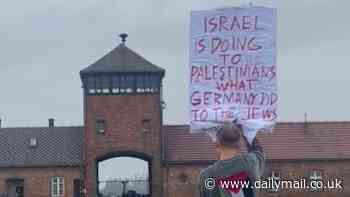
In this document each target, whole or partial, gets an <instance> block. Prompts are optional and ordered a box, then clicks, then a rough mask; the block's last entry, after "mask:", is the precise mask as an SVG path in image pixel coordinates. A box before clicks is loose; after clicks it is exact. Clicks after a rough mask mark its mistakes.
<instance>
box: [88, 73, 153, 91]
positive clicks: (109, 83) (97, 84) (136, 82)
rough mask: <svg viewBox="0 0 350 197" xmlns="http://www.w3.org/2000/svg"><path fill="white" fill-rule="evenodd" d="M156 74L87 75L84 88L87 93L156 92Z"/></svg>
mask: <svg viewBox="0 0 350 197" xmlns="http://www.w3.org/2000/svg"><path fill="white" fill-rule="evenodd" d="M159 85H160V76H158V75H154V74H153V75H152V74H151V75H130V74H126V75H114V76H110V75H101V76H88V77H86V80H85V88H86V92H87V93H88V94H133V93H135V92H136V93H158V92H159Z"/></svg>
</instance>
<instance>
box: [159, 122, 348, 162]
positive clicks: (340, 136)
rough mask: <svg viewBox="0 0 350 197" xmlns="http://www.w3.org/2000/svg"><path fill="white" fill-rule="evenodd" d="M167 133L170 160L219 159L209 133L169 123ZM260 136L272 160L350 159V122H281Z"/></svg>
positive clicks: (209, 160) (167, 148)
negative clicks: (193, 130) (193, 132)
mask: <svg viewBox="0 0 350 197" xmlns="http://www.w3.org/2000/svg"><path fill="white" fill-rule="evenodd" d="M164 132H166V143H167V146H166V159H167V161H168V162H169V163H172V162H173V163H176V162H180V163H181V162H195V161H202V162H203V161H207V162H211V161H215V160H216V159H217V155H216V150H215V145H214V143H213V142H212V141H211V140H210V138H209V137H208V136H207V135H206V134H190V133H189V127H188V125H168V126H165V127H164ZM258 138H259V139H260V142H261V144H262V146H263V148H264V150H265V153H266V156H267V159H270V160H324V159H350V143H349V141H350V122H309V123H308V124H307V127H305V124H304V123H302V122H299V123H278V124H277V125H276V127H275V130H274V132H273V133H271V134H258ZM242 147H244V146H242Z"/></svg>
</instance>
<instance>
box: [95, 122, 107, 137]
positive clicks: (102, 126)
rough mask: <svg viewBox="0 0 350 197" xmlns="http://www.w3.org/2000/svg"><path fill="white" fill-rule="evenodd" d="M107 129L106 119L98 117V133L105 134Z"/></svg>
mask: <svg viewBox="0 0 350 197" xmlns="http://www.w3.org/2000/svg"><path fill="white" fill-rule="evenodd" d="M105 129H106V123H105V120H104V119H97V120H96V133H98V134H104V133H105Z"/></svg>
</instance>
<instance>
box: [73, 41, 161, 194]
mask: <svg viewBox="0 0 350 197" xmlns="http://www.w3.org/2000/svg"><path fill="white" fill-rule="evenodd" d="M122 37H123V42H122V43H121V44H120V45H119V46H118V47H116V48H115V49H113V50H112V51H111V52H109V53H108V54H107V55H105V56H104V57H102V58H101V59H99V60H98V61H97V62H95V63H94V64H92V65H90V66H89V67H87V68H85V69H83V70H82V71H81V72H80V75H81V79H82V82H83V90H84V112H85V113H84V114H85V115H84V122H85V132H84V140H85V148H84V180H85V183H84V184H85V189H86V195H87V197H95V196H108V195H106V193H108V192H109V191H111V193H112V194H110V195H109V196H118V195H119V196H123V195H124V196H127V194H128V195H130V196H142V195H143V196H162V186H161V184H162V173H161V160H162V155H163V154H162V147H161V146H162V145H161V144H162V138H163V137H162V133H161V125H162V107H161V103H162V102H161V101H162V98H161V84H162V79H163V77H164V73H165V71H164V70H163V69H162V68H159V67H157V66H155V65H153V64H152V63H150V62H149V61H147V60H145V59H144V58H142V57H141V56H140V55H138V54H136V53H135V52H133V51H132V50H130V49H129V48H128V47H126V45H125V37H126V35H125V34H122ZM133 173H134V174H133ZM135 173H136V174H135ZM113 192H114V193H113Z"/></svg>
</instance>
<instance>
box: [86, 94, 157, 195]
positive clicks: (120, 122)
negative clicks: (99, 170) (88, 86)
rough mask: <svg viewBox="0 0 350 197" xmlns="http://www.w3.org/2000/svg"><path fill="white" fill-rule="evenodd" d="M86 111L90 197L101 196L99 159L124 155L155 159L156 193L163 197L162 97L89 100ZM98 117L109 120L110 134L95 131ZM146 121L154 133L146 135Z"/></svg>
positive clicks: (154, 179)
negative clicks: (124, 153)
mask: <svg viewBox="0 0 350 197" xmlns="http://www.w3.org/2000/svg"><path fill="white" fill-rule="evenodd" d="M85 107H86V117H85V118H86V120H85V142H86V155H85V158H86V161H85V164H86V172H85V186H86V189H87V192H88V193H87V194H88V197H91V196H95V194H96V193H97V188H96V185H97V183H96V159H98V158H100V157H103V156H105V155H107V154H111V153H118V152H122V151H132V152H137V153H142V154H145V155H148V156H151V157H152V158H153V160H152V162H151V163H152V175H151V176H152V193H153V194H154V195H153V196H155V197H158V196H159V197H160V196H162V185H161V184H162V170H161V164H160V161H161V136H160V135H161V133H160V131H161V116H160V115H161V114H160V110H161V108H160V96H159V95H113V96H87V97H86V106H85ZM97 117H98V118H103V119H104V120H105V123H106V132H105V134H103V135H101V134H97V133H96V131H95V120H96V118H97ZM144 119H148V120H150V131H147V132H143V129H144V125H143V123H142V121H143V120H144ZM125 169H127V166H125Z"/></svg>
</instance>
